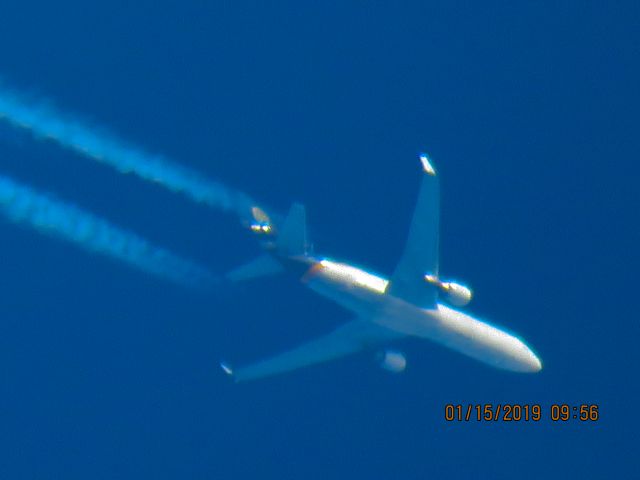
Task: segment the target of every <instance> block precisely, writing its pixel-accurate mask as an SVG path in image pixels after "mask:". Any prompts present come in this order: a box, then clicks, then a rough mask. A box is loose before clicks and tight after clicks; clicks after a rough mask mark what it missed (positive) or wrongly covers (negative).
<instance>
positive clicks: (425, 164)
mask: <svg viewBox="0 0 640 480" xmlns="http://www.w3.org/2000/svg"><path fill="white" fill-rule="evenodd" d="M420 162H422V169H423V170H424V172H425V173H428V174H429V175H432V176H435V174H436V171H435V169H434V168H433V165H431V162H430V161H429V157H428V156H427V154H426V153H421V154H420Z"/></svg>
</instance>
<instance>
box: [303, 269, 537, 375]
mask: <svg viewBox="0 0 640 480" xmlns="http://www.w3.org/2000/svg"><path fill="white" fill-rule="evenodd" d="M302 281H303V282H304V283H306V284H307V285H308V287H309V288H311V289H312V290H314V291H315V292H317V293H319V294H320V295H322V296H324V297H327V298H329V299H331V300H333V301H335V302H336V303H338V304H340V305H342V306H343V307H345V308H347V309H349V310H351V311H352V312H354V313H355V314H356V315H358V316H359V317H361V318H366V319H369V320H370V321H372V322H374V323H376V324H378V325H382V326H384V327H386V328H389V329H390V330H393V331H396V332H400V333H403V334H406V335H411V336H416V337H422V338H427V339H430V340H433V341H435V342H437V343H440V344H442V345H444V346H446V347H449V348H451V349H453V350H456V351H458V352H460V353H463V354H465V355H468V356H470V357H472V358H475V359H476V360H479V361H481V362H484V363H487V364H489V365H491V366H494V367H497V368H502V369H505V370H512V371H517V372H538V371H540V369H541V368H542V365H541V362H540V359H539V358H538V357H537V356H536V355H535V354H534V353H533V352H532V351H531V349H530V348H529V347H527V345H525V343H524V342H523V341H522V340H520V339H519V338H517V337H515V336H513V335H510V334H508V333H506V332H505V331H503V330H500V329H499V328H496V327H494V326H492V325H490V324H488V323H486V322H483V321H480V320H478V319H475V318H473V317H471V316H470V315H467V314H465V313H463V312H461V311H458V310H454V309H452V308H450V307H448V306H446V305H443V304H437V305H436V306H435V307H434V308H429V309H424V308H420V307H418V306H416V305H412V304H410V303H407V302H405V301H404V300H401V299H399V298H396V297H393V296H391V295H388V294H387V293H386V289H387V285H388V283H389V282H388V281H387V280H385V279H384V278H381V277H378V276H376V275H372V274H371V273H368V272H366V271H364V270H361V269H358V268H355V267H352V266H350V265H347V264H344V263H338V262H334V261H331V260H320V261H318V262H313V263H312V266H311V268H309V269H308V271H307V272H306V273H305V274H304V275H303V277H302ZM425 288H426V286H425Z"/></svg>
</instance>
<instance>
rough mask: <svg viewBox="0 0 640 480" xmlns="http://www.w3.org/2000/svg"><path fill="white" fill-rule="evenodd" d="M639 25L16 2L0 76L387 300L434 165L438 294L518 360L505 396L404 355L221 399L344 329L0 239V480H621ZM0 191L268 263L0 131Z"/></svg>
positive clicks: (222, 264)
mask: <svg viewBox="0 0 640 480" xmlns="http://www.w3.org/2000/svg"><path fill="white" fill-rule="evenodd" d="M637 24H638V7H637V5H636V4H635V3H633V2H617V3H615V4H614V5H609V4H605V3H601V2H561V3H560V4H553V5H552V4H546V5H541V4H539V3H537V2H524V3H518V4H514V3H509V2H490V3H489V4H483V5H480V4H478V3H473V2H440V3H427V2H403V3H402V4H401V5H398V4H397V3H393V2H366V3H365V2H347V3H346V4H345V3H344V2H324V3H322V4H317V5H309V4H306V3H300V2H279V3H278V4H276V5H273V4H271V5H266V4H263V3H262V2H204V1H198V2H170V1H161V2H135V3H134V4H133V5H131V4H127V3H125V2H122V3H117V2H116V3H114V2H97V3H91V4H88V3H86V2H77V1H67V2H65V1H63V2H56V3H53V4H52V3H50V2H29V1H26V2H20V3H19V4H14V5H11V6H7V7H6V8H4V9H3V13H2V19H1V20H0V27H1V28H0V74H1V75H2V78H3V79H4V82H5V83H6V84H7V85H10V86H13V87H16V88H18V89H20V90H23V91H27V92H30V93H31V95H33V97H34V98H38V99H51V100H52V101H53V102H54V103H55V105H56V106H57V107H58V108H59V109H60V110H63V111H70V112H74V113H77V114H80V115H81V117H82V118H85V119H86V121H87V123H88V124H90V125H94V126H95V127H96V128H98V127H107V128H109V129H110V130H112V131H114V132H116V133H118V134H119V135H120V136H122V137H123V138H125V139H127V140H128V141H130V142H132V143H133V144H136V145H140V146H141V147H143V148H144V149H145V150H147V151H150V152H157V153H161V154H163V155H166V156H168V157H170V158H173V159H174V160H176V161H178V162H180V163H181V164H183V165H186V166H189V167H190V168H193V169H196V170H198V171H200V172H201V173H202V174H204V175H206V176H208V177H211V178H213V179H216V180H219V181H221V182H223V183H224V184H227V185H230V186H232V187H235V188H238V189H240V190H242V191H245V192H248V193H249V194H251V195H253V196H255V197H256V198H258V199H260V200H261V201H263V202H265V203H266V204H268V205H273V206H274V207H276V208H278V209H280V210H286V209H287V208H288V206H289V204H290V203H291V202H292V201H294V200H297V201H301V202H303V203H304V204H306V206H307V209H308V216H309V219H310V225H311V229H312V235H313V239H314V242H315V245H316V248H317V249H318V250H319V251H320V252H326V253H327V254H328V255H331V256H332V257H337V258H344V259H348V260H351V261H353V262H355V263H356V264H358V265H362V266H366V267H368V268H371V269H373V270H375V271H378V272H380V273H383V274H388V273H389V272H391V271H392V269H393V267H394V266H395V263H396V261H397V259H398V258H399V255H400V253H401V251H402V248H403V244H404V240H405V237H406V233H407V228H408V224H409V221H410V217H411V213H412V209H413V204H414V201H415V197H416V194H417V189H418V186H419V181H420V175H419V165H418V160H417V153H418V152H420V151H423V150H425V151H427V152H429V154H430V155H431V157H432V158H433V160H434V163H435V165H436V167H437V168H438V171H439V173H440V175H441V181H442V184H441V185H442V200H441V203H442V215H441V218H442V225H441V229H442V236H441V240H442V245H441V268H442V273H443V275H446V276H450V277H454V278H459V279H461V280H464V281H466V282H468V283H469V284H471V286H473V287H474V290H475V294H476V297H475V299H474V301H473V302H472V303H471V305H470V309H471V310H472V311H473V312H474V313H477V314H478V315H479V316H481V317H482V318H486V319H489V320H492V321H494V322H495V323H498V324H500V325H504V326H506V327H507V328H509V329H511V330H513V331H516V332H518V333H520V334H521V335H522V336H523V337H524V338H526V339H527V340H528V342H529V343H531V345H532V346H533V347H534V348H535V349H536V351H537V352H538V353H539V354H540V356H541V358H542V359H543V362H544V366H545V368H544V370H543V371H542V372H541V373H540V374H539V375H536V376H518V375H510V374H505V373H503V372H500V371H496V370H492V369H490V368H487V367H484V366H483V365H480V364H476V363H474V362H472V361H470V360H468V359H466V358H462V357H460V356H458V355H456V354H454V353H451V352H449V351H446V350H444V349H442V348H441V347H437V346H435V345H431V344H427V343H423V342H418V341H415V342H414V341H408V342H405V343H402V344H400V345H398V348H401V349H402V350H403V351H404V352H405V353H406V355H407V358H408V368H407V371H406V372H405V373H404V374H403V375H398V376H393V375H389V374H387V373H386V372H383V371H382V370H380V369H379V368H377V367H376V365H375V363H374V361H373V356H372V355H370V356H367V355H362V356H358V357H354V358H350V359H346V360H344V361H341V362H338V363H334V364H331V365H326V366H322V367H319V368H314V369H309V370H308V371H304V372H300V373H295V374H292V375H288V376H283V377H279V378H274V379H272V380H269V381H264V382H256V383H252V384H247V385H240V386H238V385H233V384H231V383H229V382H228V379H226V378H224V376H223V375H221V374H220V372H219V371H218V370H217V362H218V360H219V359H220V358H228V359H233V360H237V361H249V360H253V359H256V358H259V357H261V356H263V355H268V354H270V353H273V352H276V351H279V350H281V349H284V348H287V347H289V346H291V345H294V344H295V343H297V342H299V341H302V340H304V339H307V338H310V337H313V336H314V335H318V334H321V333H323V332H326V331H328V330H330V329H331V328H333V327H334V326H335V325H338V324H340V323H341V322H343V321H345V320H346V319H347V318H348V313H346V312H344V311H342V310H341V309H340V308H338V307H337V306H334V305H331V304H329V303H327V302H326V301H324V300H322V299H320V298H318V297H315V296H314V295H313V294H312V293H310V292H308V291H305V290H304V289H303V287H302V286H300V285H298V284H296V283H295V281H294V280H293V279H288V278H285V277H283V278H274V279H271V280H267V281H265V282H258V283H255V284H247V285H244V286H242V287H240V288H237V289H224V290H219V291H216V292H214V293H212V294H210V295H203V294H202V293H200V292H194V291H190V290H188V289H183V288H180V287H179V286H175V285H173V284H170V283H167V282H164V281H163V280H161V279H156V278H153V277H151V276H148V275H145V274H143V273H139V272H138V271H136V270H135V269H132V268H130V267H128V266H126V265H121V264H119V263H117V262H114V261H112V260H108V259H105V258H103V257H100V256H96V255H87V254H86V253H85V252H83V251H81V250H79V249H77V248H76V247H74V246H72V245H69V244H66V243H64V242H60V241H56V240H52V239H49V238H46V237H43V236H40V235H38V234H36V233H35V232H34V231H32V230H30V229H28V228H19V227H16V226H15V225H13V224H11V223H7V222H4V221H2V222H1V223H0V232H1V234H2V243H1V244H2V245H3V252H4V255H3V262H2V263H3V268H2V271H1V272H0V282H1V283H2V287H3V290H2V291H3V294H2V295H0V362H1V364H2V365H3V367H2V370H1V371H2V376H1V377H0V379H1V380H0V412H2V418H3V428H2V429H1V430H0V432H1V433H0V447H1V448H0V451H2V452H3V454H2V455H1V456H0V475H1V476H2V477H3V478H13V479H21V478H25V479H31V478H65V479H74V478H78V479H80V478H82V479H85V478H105V479H106V478H110V479H111V478H136V479H140V478H196V479H197V478H256V477H260V478H278V479H281V478H301V477H304V478H416V479H417V478H426V477H427V476H431V477H434V478H470V477H473V478H513V477H514V476H516V475H517V476H518V477H519V478H542V477H545V478H567V477H568V478H575V477H583V478H602V477H604V476H613V475H614V474H615V475H620V476H622V477H629V476H630V475H631V473H630V470H629V469H630V468H632V467H634V466H635V468H637V461H635V460H634V458H633V456H632V455H633V453H634V449H635V445H636V444H637V441H636V440H635V439H636V437H637V435H636V427H637V421H636V418H635V415H634V411H633V408H634V407H635V405H636V403H637V400H638V384H637V379H636V377H637V374H636V369H637V365H638V358H637V351H636V350H637V349H636V348H635V343H636V339H637V338H638V333H639V330H638V328H639V327H638V321H637V313H636V308H635V302H634V300H635V296H634V293H635V287H634V285H635V283H636V280H635V271H636V268H635V265H636V264H637V263H638V262H637V258H638V255H637V253H636V245H637V243H638V240H639V238H638V234H639V232H640V228H638V210H639V208H638V207H639V205H638V199H637V192H636V191H637V180H636V179H637V172H638V169H637V165H636V163H637V162H636V161H635V159H636V157H637V152H638V147H639V146H640V145H638V139H637V111H638V93H637V87H636V85H637V84H638V80H639V79H638V61H637V57H638V47H639V39H638V33H637ZM0 170H1V173H2V175H7V176H9V177H11V178H15V179H17V180H19V181H20V182H23V183H24V184H27V185H30V186H32V187H33V188H37V189H40V190H45V191H48V192H55V193H56V194H58V195H59V196H60V197H61V198H64V199H67V200H69V201H72V202H74V203H76V204H78V205H81V206H82V207H83V208H85V209H87V210H89V211H92V212H94V213H95V214H96V215H100V216H101V217H104V218H107V219H109V220H110V221H111V222H113V223H114V224H117V225H121V226H123V227H125V228H127V229H130V230H133V231H135V232H137V233H138V234H140V235H142V236H144V237H146V238H149V239H151V240H153V242H155V243H157V244H158V245H161V246H163V247H166V248H170V249H171V250H173V251H176V252H179V253H180V254H183V255H185V256H187V257H189V258H192V259H194V260H196V261H198V262H199V263H201V264H202V265H204V266H206V267H207V268H209V269H211V270H212V271H214V272H224V271H225V270H227V269H228V268H231V267H232V266H234V265H236V264H238V263H241V262H243V261H246V260H247V259H248V258H250V257H251V256H254V255H255V254H256V253H257V252H258V246H257V245H256V244H255V242H254V241H253V239H252V238H251V237H250V236H249V235H247V232H246V231H245V230H243V228H242V226H241V225H240V223H239V222H238V221H237V219H235V218H234V217H233V216H231V215H228V214H224V213H221V212H217V211H214V210H211V209H208V208H206V207H205V206H203V205H199V204H194V203H193V202H190V201H189V200H188V199H186V198H183V197H181V196H178V195H173V194H171V193H168V192H166V191H165V190H163V189H162V188H160V187H159V186H157V185H153V184H149V183H146V182H142V181H140V180H138V179H136V178H133V177H130V176H122V175H120V174H118V173H116V172H113V171H111V170H109V169H107V168H104V167H102V166H99V165H95V164H94V163H92V162H87V161H86V160H84V159H83V158H82V157H81V156H79V155H77V154H75V153H73V152H69V151H65V150H63V149H60V148H58V147H57V146H56V145H54V144H52V143H50V142H41V141H37V140H35V139H33V138H31V137H30V136H28V135H25V134H22V133H20V132H16V131H14V130H12V129H10V128H8V127H6V126H4V125H2V126H0ZM450 402H451V403H464V404H467V403H473V404H478V403H486V402H491V403H499V402H501V403H539V404H542V405H550V404H552V403H570V404H580V403H589V404H598V405H599V406H600V412H601V419H600V420H599V421H598V422H596V423H587V424H580V423H579V422H567V423H557V422H551V421H549V420H545V421H542V422H539V423H528V424H526V423H510V424H508V423H497V424H485V423H474V422H470V423H464V422H463V423H454V424H451V423H447V422H445V421H444V419H443V411H444V405H445V404H446V403H450Z"/></svg>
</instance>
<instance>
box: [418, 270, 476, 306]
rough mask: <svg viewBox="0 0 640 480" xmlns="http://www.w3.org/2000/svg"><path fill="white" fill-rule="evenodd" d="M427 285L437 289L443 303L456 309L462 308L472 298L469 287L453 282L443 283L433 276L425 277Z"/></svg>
mask: <svg viewBox="0 0 640 480" xmlns="http://www.w3.org/2000/svg"><path fill="white" fill-rule="evenodd" d="M424 279H425V280H426V282H427V283H430V284H431V285H434V286H436V287H438V289H439V290H440V292H441V293H442V294H443V296H444V299H445V301H447V302H448V303H450V304H451V305H455V306H456V307H464V306H465V305H467V304H468V303H469V302H470V301H471V299H472V298H473V292H471V289H470V288H469V287H466V286H464V285H461V284H459V283H455V282H443V281H442V280H440V279H439V278H438V277H436V276H435V275H425V276H424Z"/></svg>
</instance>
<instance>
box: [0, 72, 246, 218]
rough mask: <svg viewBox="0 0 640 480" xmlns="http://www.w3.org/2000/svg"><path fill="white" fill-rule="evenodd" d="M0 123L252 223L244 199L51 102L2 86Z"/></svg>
mask: <svg viewBox="0 0 640 480" xmlns="http://www.w3.org/2000/svg"><path fill="white" fill-rule="evenodd" d="M0 119H4V120H5V121H7V122H8V123H9V124H11V125H13V126H14V127H16V128H20V129H24V130H27V131H29V132H31V133H32V134H33V135H34V136H35V137H36V138H44V139H47V140H51V141H53V142H55V143H57V144H58V145H60V146H61V147H63V148H67V149H70V150H73V151H74V152H76V153H78V154H80V155H82V156H84V157H88V158H91V159H92V160H94V161H96V162H98V163H102V164H104V165H108V166H110V167H112V168H114V169H115V170H117V171H118V172H120V173H125V174H128V173H130V174H134V175H136V176H138V177H139V178H141V179H143V180H147V181H150V182H154V183H156V184H159V185H162V186H163V187H165V188H167V189H168V190H170V191H173V192H178V193H182V194H184V195H186V196H188V197H189V198H191V199H192V200H194V201H195V202H198V203H201V204H204V205H207V206H209V207H212V208H214V209H219V210H223V211H226V212H235V213H236V214H238V215H239V216H240V217H241V219H248V218H251V208H252V207H253V206H255V204H256V203H255V202H254V201H253V200H252V199H251V198H250V197H249V196H248V195H247V194H245V193H243V192H240V191H237V190H234V189H231V188H228V187H226V186H224V185H222V184H221V183H218V182H215V181H212V180H209V179H207V178H205V177H203V176H202V175H200V174H199V173H197V172H195V171H192V170H189V169H188V168H185V167H183V166H181V165H178V164H176V163H174V162H172V161H170V160H169V159H167V158H164V157H162V156H159V155H153V154H150V153H147V152H145V151H144V150H141V149H139V148H137V147H135V146H133V145H131V144H129V143H127V142H125V141H124V140H121V139H119V138H118V137H117V136H116V135H114V134H112V133H109V132H107V131H106V130H104V129H96V128H92V127H90V126H88V125H86V124H85V123H84V122H83V121H82V120H80V119H78V118H76V117H74V116H72V115H67V114H63V113H62V112H59V111H58V110H56V109H55V108H54V107H53V106H51V104H50V102H45V101H28V100H26V98H25V96H24V95H21V94H19V93H17V92H15V91H13V90H11V89H8V88H6V87H5V86H4V85H3V84H2V83H0Z"/></svg>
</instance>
